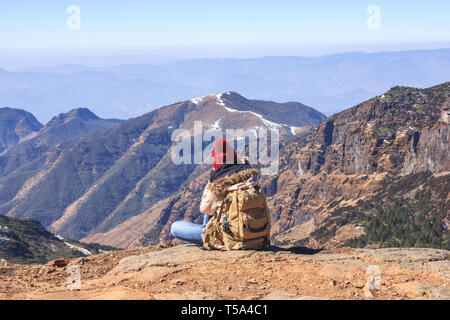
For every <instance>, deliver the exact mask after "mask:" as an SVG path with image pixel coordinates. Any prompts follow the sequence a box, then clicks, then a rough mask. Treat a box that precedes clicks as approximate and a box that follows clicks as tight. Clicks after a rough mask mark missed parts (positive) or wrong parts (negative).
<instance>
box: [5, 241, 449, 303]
mask: <svg viewBox="0 0 450 320" xmlns="http://www.w3.org/2000/svg"><path fill="white" fill-rule="evenodd" d="M73 266H78V267H79V268H80V274H81V288H80V289H81V290H79V291H71V290H69V289H68V288H67V287H66V279H67V277H68V274H67V268H69V267H73ZM370 270H379V274H378V276H379V283H377V282H376V276H377V275H376V274H375V278H371V275H372V274H371V273H370V272H369V271H370ZM448 270H450V252H449V251H446V250H437V249H419V248H413V249H411V248H404V249H397V248H393V249H357V250H355V249H351V248H341V249H331V250H322V251H320V250H311V249H307V248H301V247H297V248H295V247H293V248H289V249H283V248H279V247H271V248H270V250H269V251H232V252H220V251H205V250H202V249H200V248H199V247H197V246H194V245H179V246H175V247H169V248H158V247H149V248H139V249H133V250H120V251H112V252H108V253H103V254H100V255H96V256H90V257H85V258H82V261H81V260H80V259H73V260H71V261H70V262H69V264H68V266H67V267H56V266H51V265H30V266H20V265H11V264H8V263H5V262H3V263H0V299H157V300H165V299H182V300H217V299H226V300H233V299H257V300H260V299H265V300H313V299H314V300H317V299H321V300H322V299H450V275H449V272H448ZM370 284H372V285H373V287H370Z"/></svg>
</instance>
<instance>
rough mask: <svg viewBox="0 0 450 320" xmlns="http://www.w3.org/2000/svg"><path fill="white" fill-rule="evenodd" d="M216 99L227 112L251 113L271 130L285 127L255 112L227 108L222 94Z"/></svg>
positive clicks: (217, 95)
mask: <svg viewBox="0 0 450 320" xmlns="http://www.w3.org/2000/svg"><path fill="white" fill-rule="evenodd" d="M227 94H229V93H227ZM216 97H217V104H219V105H221V106H222V107H224V108H225V110H227V111H228V112H239V113H251V114H253V115H254V116H256V117H258V118H259V119H260V120H261V121H262V122H263V123H264V124H265V125H266V126H268V127H269V128H272V129H279V128H281V127H283V126H282V125H280V124H278V123H275V122H272V121H269V120H267V119H266V118H264V117H263V116H262V115H260V114H259V113H256V112H253V111H240V110H236V109H232V108H229V107H227V106H226V105H225V103H224V102H223V100H222V93H220V94H216Z"/></svg>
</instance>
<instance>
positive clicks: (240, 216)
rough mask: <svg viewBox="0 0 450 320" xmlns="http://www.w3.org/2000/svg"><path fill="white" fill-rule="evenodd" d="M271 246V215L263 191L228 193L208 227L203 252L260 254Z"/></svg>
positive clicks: (252, 189) (255, 188)
mask: <svg viewBox="0 0 450 320" xmlns="http://www.w3.org/2000/svg"><path fill="white" fill-rule="evenodd" d="M269 244H270V213H269V209H268V208H267V204H266V198H265V196H264V192H263V191H262V188H261V187H259V186H255V187H254V188H250V189H245V190H236V191H231V192H228V194H227V196H226V198H225V200H224V201H223V203H222V206H221V208H220V210H219V212H218V213H217V214H216V215H215V216H214V217H213V218H212V220H211V221H210V222H209V223H208V225H207V226H206V230H205V238H204V243H203V248H205V249H208V250H209V249H224V250H263V249H265V248H266V247H268V246H269Z"/></svg>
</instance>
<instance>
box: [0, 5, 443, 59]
mask: <svg viewBox="0 0 450 320" xmlns="http://www.w3.org/2000/svg"><path fill="white" fill-rule="evenodd" d="M70 5H77V6H78V7H79V8H80V9H81V20H80V21H81V28H80V29H79V30H69V29H68V27H67V24H66V22H67V19H68V18H69V14H68V13H67V12H66V10H67V8H68V7H69V6H70ZM370 5H377V6H378V7H379V8H380V18H381V20H380V29H369V28H368V27H367V20H368V19H369V17H370V14H368V13H367V8H368V7H369V6H370ZM449 43H450V1H449V0H430V1H424V0H395V1H392V0H389V1H387V0H371V1H365V0H342V1H336V0H333V1H332V0H323V1H318V0H317V1H299V0H284V1H283V0H277V1H264V0H245V1H244V0H239V1H237V0H227V1H213V0H208V1H207V0H189V1H186V0H164V1H151V0H150V1H148V0H147V1H144V0H142V1H140V0H127V1H116V0H115V1H111V0H108V1H106V0H71V1H63V0H58V1H54V0H40V1H35V0H33V1H31V0H30V1H25V0H2V1H1V2H0V48H3V51H4V52H6V51H5V49H15V48H44V49H45V48H78V49H80V48H96V49H97V50H100V51H101V48H110V47H114V48H122V49H126V48H137V47H140V48H146V47H147V48H158V47H165V48H167V47H184V48H185V52H183V51H179V52H174V53H172V55H179V56H183V55H184V54H189V52H190V51H189V50H191V53H192V52H194V53H192V54H193V55H195V48H198V47H210V48H214V47H216V48H221V49H220V50H217V51H221V50H225V51H226V50H228V51H229V53H230V55H236V54H237V52H238V51H239V49H236V48H244V47H245V48H247V49H248V48H252V47H253V48H258V47H263V48H266V51H267V50H268V51H267V52H270V50H271V49H272V50H273V49H274V48H278V49H277V51H276V50H275V52H276V53H278V54H283V52H284V51H283V50H284V49H282V48H286V51H285V53H286V54H292V52H291V51H292V50H291V49H292V48H293V47H310V48H319V49H320V48H321V50H325V52H326V51H327V50H328V51H330V50H331V49H330V48H335V49H333V50H335V51H344V50H346V49H347V48H348V49H352V50H358V49H360V50H366V49H370V50H372V51H376V50H385V49H389V48H394V49H395V48H402V49H403V48H404V49H414V48H422V47H427V46H435V47H436V46H445V45H446V44H449ZM189 47H190V48H191V49H189ZM192 48H194V49H192ZM227 48H228V49H227ZM233 48H234V49H233ZM289 48H291V49H289ZM327 48H328V49H327ZM339 48H342V50H339ZM319 49H318V50H319ZM348 49H347V50H348ZM333 50H331V51H333ZM137 51H138V50H136V52H137ZM150 51H151V50H150ZM250 51H251V50H250ZM310 51H311V50H310ZM154 52H155V53H159V54H161V53H162V54H166V53H167V51H164V50H163V51H161V50H159V51H158V49H155V51H154ZM211 52H214V50H212V51H211ZM243 52H244V51H243ZM128 53H133V50H131V52H128ZM312 53H313V52H312ZM212 55H214V54H213V53H212Z"/></svg>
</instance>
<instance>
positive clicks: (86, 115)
mask: <svg viewBox="0 0 450 320" xmlns="http://www.w3.org/2000/svg"><path fill="white" fill-rule="evenodd" d="M99 119H100V118H99V117H98V116H97V115H96V114H94V113H93V112H92V111H91V110H89V109H88V108H77V109H72V110H70V111H69V112H66V113H60V114H59V115H57V116H55V117H53V119H52V120H50V121H49V123H48V124H47V126H51V125H54V124H55V123H61V122H62V123H67V122H69V121H76V120H78V121H83V122H84V121H89V120H99Z"/></svg>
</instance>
